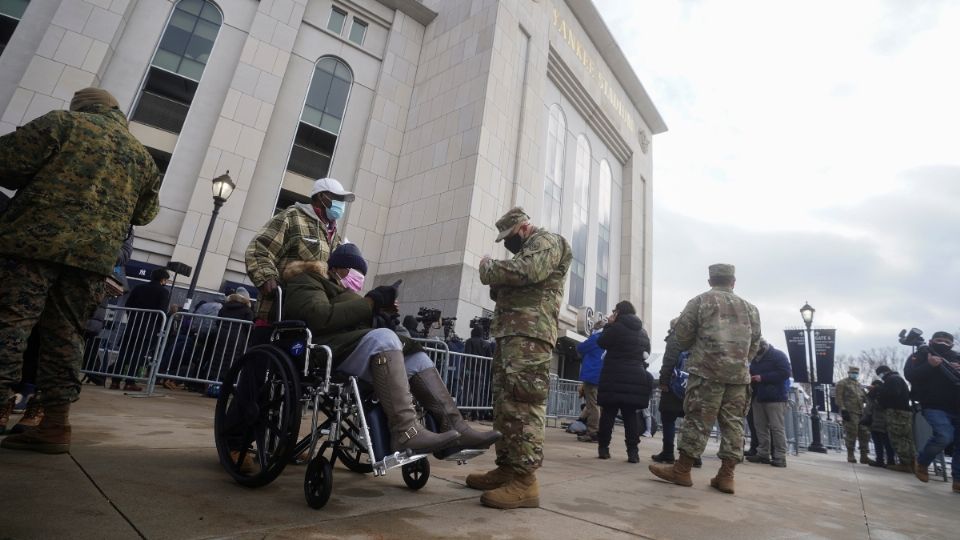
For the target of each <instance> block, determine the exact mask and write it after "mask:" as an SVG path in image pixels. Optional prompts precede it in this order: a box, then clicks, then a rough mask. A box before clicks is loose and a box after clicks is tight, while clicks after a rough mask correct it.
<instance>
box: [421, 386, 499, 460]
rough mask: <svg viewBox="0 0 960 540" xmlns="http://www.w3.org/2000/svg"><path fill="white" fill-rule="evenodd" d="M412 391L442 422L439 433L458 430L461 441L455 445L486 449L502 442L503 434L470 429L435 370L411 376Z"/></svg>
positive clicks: (495, 431) (494, 431)
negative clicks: (499, 441) (501, 435)
mask: <svg viewBox="0 0 960 540" xmlns="http://www.w3.org/2000/svg"><path fill="white" fill-rule="evenodd" d="M410 391H411V392H413V395H414V397H416V398H417V401H419V402H420V404H421V405H423V407H424V408H425V409H427V410H428V411H430V413H431V414H432V415H433V417H434V418H435V419H436V420H437V421H438V422H439V423H440V426H439V428H440V431H443V432H446V431H450V430H456V431H458V432H459V433H460V439H459V440H458V441H457V443H456V445H457V446H461V447H463V448H472V449H485V448H489V447H490V445H492V444H493V443H495V442H497V441H498V440H500V432H499V431H497V430H495V429H493V430H490V431H477V430H475V429H473V428H472V427H470V424H468V423H467V422H466V421H465V420H464V419H463V415H461V414H460V411H459V410H458V409H457V404H456V403H454V402H453V398H451V397H450V392H448V391H447V387H446V385H444V384H443V379H441V378H440V373H439V372H437V370H436V368H430V369H426V370H424V371H421V372H420V373H417V374H415V375H414V376H413V377H410Z"/></svg>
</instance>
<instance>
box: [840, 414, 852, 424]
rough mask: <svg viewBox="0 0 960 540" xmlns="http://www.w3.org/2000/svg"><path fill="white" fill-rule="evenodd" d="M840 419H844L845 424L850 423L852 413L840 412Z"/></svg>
mask: <svg viewBox="0 0 960 540" xmlns="http://www.w3.org/2000/svg"><path fill="white" fill-rule="evenodd" d="M840 418H843V421H844V422H849V421H850V413H848V412H847V411H840Z"/></svg>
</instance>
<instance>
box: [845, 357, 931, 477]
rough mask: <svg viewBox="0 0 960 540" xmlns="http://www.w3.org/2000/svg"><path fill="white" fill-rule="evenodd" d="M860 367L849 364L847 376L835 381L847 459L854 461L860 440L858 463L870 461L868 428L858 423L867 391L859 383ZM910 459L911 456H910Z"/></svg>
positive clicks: (865, 402) (861, 416)
mask: <svg viewBox="0 0 960 540" xmlns="http://www.w3.org/2000/svg"><path fill="white" fill-rule="evenodd" d="M859 379H860V368H858V367H857V366H850V369H848V370H847V378H846V379H843V380H842V381H837V395H836V402H837V405H838V406H839V407H840V417H841V418H842V419H843V439H844V442H845V443H846V446H847V461H848V462H850V463H856V462H857V458H856V457H854V451H855V449H856V445H857V442H858V440H859V442H860V463H863V464H869V463H870V430H869V429H868V428H867V426H862V425H860V419H861V418H863V407H864V406H865V405H866V404H867V391H866V389H864V388H863V386H861V385H860V382H859ZM911 459H912V458H911Z"/></svg>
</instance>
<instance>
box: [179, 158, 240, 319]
mask: <svg viewBox="0 0 960 540" xmlns="http://www.w3.org/2000/svg"><path fill="white" fill-rule="evenodd" d="M236 187H237V186H236V184H234V183H233V180H231V179H230V171H227V172H226V174H221V175H220V176H218V177H216V178H214V179H213V213H212V214H210V224H209V225H207V234H206V235H205V236H204V237H203V247H201V248H200V256H199V257H198V258H197V267H196V268H194V269H193V278H191V279H190V288H189V289H188V290H187V300H186V302H184V305H185V306H186V308H187V309H190V306H191V304H193V293H194V291H196V289H197V280H198V279H199V278H200V269H201V268H203V258H204V256H206V254H207V245H209V244H210V235H211V234H213V224H214V223H215V222H216V221H217V214H219V213H220V207H222V206H223V203H225V202H227V199H229V198H230V195H231V194H232V193H233V190H234V188H236Z"/></svg>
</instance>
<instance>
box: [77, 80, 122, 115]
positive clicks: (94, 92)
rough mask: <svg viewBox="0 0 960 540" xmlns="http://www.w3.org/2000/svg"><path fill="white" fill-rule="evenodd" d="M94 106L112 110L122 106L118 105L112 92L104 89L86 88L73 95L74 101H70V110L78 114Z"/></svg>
mask: <svg viewBox="0 0 960 540" xmlns="http://www.w3.org/2000/svg"><path fill="white" fill-rule="evenodd" d="M92 105H106V106H107V107H109V108H111V109H119V108H120V104H119V103H117V98H115V97H113V96H112V95H111V94H110V92H107V91H106V90H104V89H103V88H94V87H92V86H91V87H89V88H84V89H82V90H77V91H76V92H75V93H74V94H73V99H71V100H70V110H71V111H74V112H77V111H82V110H83V109H86V108H87V107H90V106H92Z"/></svg>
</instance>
